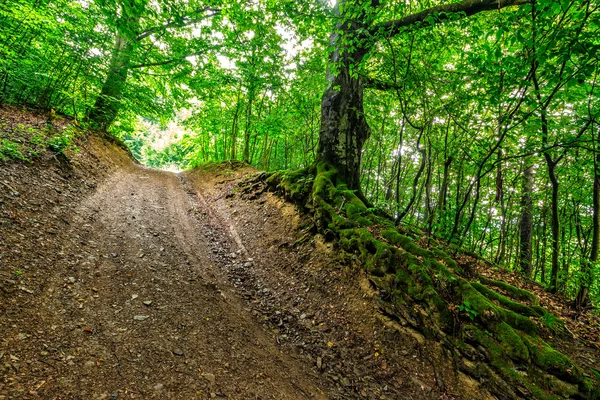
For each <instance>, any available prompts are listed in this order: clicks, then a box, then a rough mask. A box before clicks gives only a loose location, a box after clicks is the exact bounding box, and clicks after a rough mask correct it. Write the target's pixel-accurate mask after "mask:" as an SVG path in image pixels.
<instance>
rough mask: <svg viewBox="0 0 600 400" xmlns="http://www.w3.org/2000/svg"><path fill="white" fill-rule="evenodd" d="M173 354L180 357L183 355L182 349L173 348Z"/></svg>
mask: <svg viewBox="0 0 600 400" xmlns="http://www.w3.org/2000/svg"><path fill="white" fill-rule="evenodd" d="M173 354H175V355H176V356H179V357H182V356H183V350H181V349H175V350H173Z"/></svg>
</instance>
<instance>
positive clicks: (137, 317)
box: [133, 315, 150, 321]
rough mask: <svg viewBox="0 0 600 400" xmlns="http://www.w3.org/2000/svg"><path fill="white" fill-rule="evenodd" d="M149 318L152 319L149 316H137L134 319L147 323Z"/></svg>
mask: <svg viewBox="0 0 600 400" xmlns="http://www.w3.org/2000/svg"><path fill="white" fill-rule="evenodd" d="M148 318H150V316H149V315H136V316H134V317H133V319H134V320H136V321H145V320H147V319H148Z"/></svg>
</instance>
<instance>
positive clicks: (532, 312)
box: [471, 282, 543, 317]
mask: <svg viewBox="0 0 600 400" xmlns="http://www.w3.org/2000/svg"><path fill="white" fill-rule="evenodd" d="M471 285H472V286H473V287H474V288H475V289H476V290H477V291H478V292H479V293H481V294H483V295H484V296H485V297H487V298H488V299H491V300H494V301H496V302H498V304H499V305H501V306H502V307H504V308H507V309H509V310H511V311H514V312H516V313H519V314H522V315H525V316H529V317H540V316H542V315H543V313H540V312H539V309H537V310H536V309H533V308H531V307H529V306H526V305H524V304H521V303H517V302H514V301H512V300H510V299H509V298H507V297H505V296H502V295H501V294H499V293H496V292H495V291H493V290H491V289H488V288H487V287H485V286H483V285H482V284H481V283H478V282H473V283H471ZM542 311H543V310H542Z"/></svg>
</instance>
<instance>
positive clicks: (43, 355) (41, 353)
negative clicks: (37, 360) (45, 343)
mask: <svg viewBox="0 0 600 400" xmlns="http://www.w3.org/2000/svg"><path fill="white" fill-rule="evenodd" d="M47 355H48V352H47V351H40V356H42V357H46V356H47Z"/></svg>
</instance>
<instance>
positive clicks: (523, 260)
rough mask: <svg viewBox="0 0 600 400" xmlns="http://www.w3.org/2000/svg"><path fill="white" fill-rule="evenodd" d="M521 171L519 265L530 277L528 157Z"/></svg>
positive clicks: (530, 168) (530, 181)
mask: <svg viewBox="0 0 600 400" xmlns="http://www.w3.org/2000/svg"><path fill="white" fill-rule="evenodd" d="M524 168H525V169H524V171H523V193H522V195H521V220H520V223H519V238H520V249H519V266H520V268H521V273H522V274H523V275H524V276H525V277H526V278H527V279H529V278H531V269H532V264H531V261H532V252H531V239H532V237H533V201H532V197H531V195H532V192H533V163H532V162H531V160H530V158H529V157H527V158H526V159H525V167H524Z"/></svg>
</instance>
